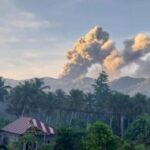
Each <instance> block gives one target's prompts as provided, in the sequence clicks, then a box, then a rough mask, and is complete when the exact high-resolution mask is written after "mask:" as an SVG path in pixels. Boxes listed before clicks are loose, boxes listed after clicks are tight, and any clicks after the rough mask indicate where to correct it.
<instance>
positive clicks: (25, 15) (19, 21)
mask: <svg viewBox="0 0 150 150" xmlns="http://www.w3.org/2000/svg"><path fill="white" fill-rule="evenodd" d="M7 24H9V25H10V26H12V27H15V28H20V29H39V28H46V27H52V26H53V24H51V23H50V22H49V21H48V20H43V19H39V18H38V17H37V16H36V15H35V14H34V13H31V12H20V13H19V14H17V15H16V14H15V15H11V16H9V17H8V20H7Z"/></svg>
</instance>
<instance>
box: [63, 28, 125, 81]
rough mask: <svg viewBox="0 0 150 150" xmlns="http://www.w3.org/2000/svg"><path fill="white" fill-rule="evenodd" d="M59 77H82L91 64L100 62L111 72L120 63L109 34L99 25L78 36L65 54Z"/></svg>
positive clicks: (120, 60)
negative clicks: (66, 60)
mask: <svg viewBox="0 0 150 150" xmlns="http://www.w3.org/2000/svg"><path fill="white" fill-rule="evenodd" d="M67 59H68V63H67V64H66V65H65V67H64V69H63V72H62V74H61V75H60V77H61V78H65V79H78V78H81V77H84V76H85V75H86V74H87V72H88V70H89V68H90V67H91V66H92V65H93V64H100V65H101V66H102V68H104V69H105V70H106V72H109V73H111V72H113V74H115V72H116V70H117V69H118V67H119V66H120V64H121V63H122V59H121V58H120V56H119V54H118V52H117V50H116V48H115V45H114V43H113V42H112V41H111V40H110V39H109V34H108V33H107V32H105V31H103V29H102V28H100V27H94V28H93V29H91V30H90V31H89V32H88V33H87V34H86V35H85V36H84V37H82V38H80V40H78V41H77V42H76V43H75V44H74V47H73V49H72V50H70V51H69V52H68V54H67Z"/></svg>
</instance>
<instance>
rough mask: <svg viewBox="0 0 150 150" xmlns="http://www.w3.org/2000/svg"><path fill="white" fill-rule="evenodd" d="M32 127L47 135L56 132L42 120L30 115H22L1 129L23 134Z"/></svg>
mask: <svg viewBox="0 0 150 150" xmlns="http://www.w3.org/2000/svg"><path fill="white" fill-rule="evenodd" d="M31 127H35V128H37V129H39V130H41V131H42V132H43V133H45V134H47V135H53V134H55V133H54V129H53V128H51V127H49V126H47V125H46V124H44V123H43V122H41V121H38V120H36V119H34V118H30V117H21V118H19V119H17V120H16V121H14V122H12V123H10V124H8V125H7V126H5V127H4V128H2V129H1V131H6V132H10V133H14V134H18V135H21V134H24V133H26V131H27V130H28V129H30V128H31Z"/></svg>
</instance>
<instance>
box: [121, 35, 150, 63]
mask: <svg viewBox="0 0 150 150" xmlns="http://www.w3.org/2000/svg"><path fill="white" fill-rule="evenodd" d="M124 46H125V48H124V50H123V57H124V61H125V62H126V63H131V62H133V61H137V60H139V59H140V58H141V57H143V56H145V55H146V54H147V53H149V52H150V38H149V37H148V36H147V35H145V34H142V33H139V34H138V35H136V36H135V37H134V38H133V39H129V40H126V41H125V42H124Z"/></svg>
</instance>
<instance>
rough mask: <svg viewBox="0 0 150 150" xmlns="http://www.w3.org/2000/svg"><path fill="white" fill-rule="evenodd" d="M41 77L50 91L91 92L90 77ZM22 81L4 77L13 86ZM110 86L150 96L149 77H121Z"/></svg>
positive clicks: (91, 82)
mask: <svg viewBox="0 0 150 150" xmlns="http://www.w3.org/2000/svg"><path fill="white" fill-rule="evenodd" d="M41 79H43V81H44V83H45V85H48V86H50V87H51V90H52V91H55V90H56V89H63V90H64V91H66V92H68V91H69V90H70V89H73V88H74V89H77V88H78V89H81V90H83V91H85V92H92V91H93V87H92V86H91V85H92V84H93V83H94V79H92V78H83V79H78V80H73V81H72V80H66V79H64V80H62V79H55V78H49V77H44V78H41ZM21 82H23V80H21V81H18V80H13V79H6V84H7V85H9V86H11V87H15V86H16V85H18V84H19V83H21ZM110 87H111V89H112V90H116V91H119V92H122V93H125V94H130V95H134V94H136V93H138V92H140V93H143V94H146V95H147V96H150V78H148V79H145V78H133V77H121V78H119V79H116V80H114V81H112V82H110Z"/></svg>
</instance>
